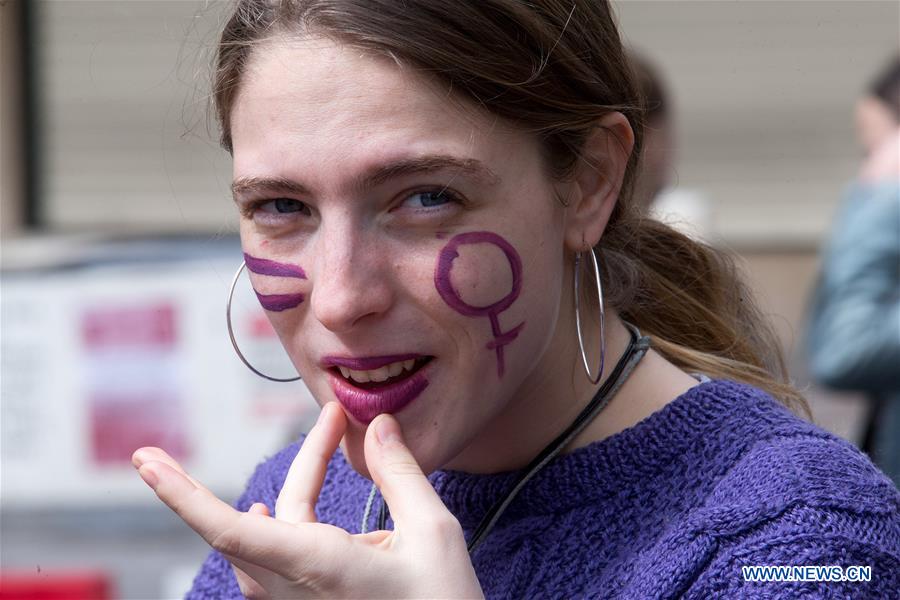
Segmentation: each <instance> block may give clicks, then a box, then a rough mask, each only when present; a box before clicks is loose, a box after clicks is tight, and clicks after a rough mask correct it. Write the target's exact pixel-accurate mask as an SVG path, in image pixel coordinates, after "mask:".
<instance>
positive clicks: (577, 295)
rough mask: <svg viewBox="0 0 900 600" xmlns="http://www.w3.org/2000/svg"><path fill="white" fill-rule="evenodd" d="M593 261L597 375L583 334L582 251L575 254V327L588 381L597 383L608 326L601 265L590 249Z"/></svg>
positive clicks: (604, 351)
mask: <svg viewBox="0 0 900 600" xmlns="http://www.w3.org/2000/svg"><path fill="white" fill-rule="evenodd" d="M588 252H589V254H590V255H591V262H593V264H594V281H595V282H596V284H597V300H598V302H599V304H600V368H599V369H598V370H597V375H596V376H593V375H591V368H590V366H589V365H588V358H587V353H586V352H585V351H584V336H583V335H582V334H581V252H578V253H576V254H575V329H576V330H577V332H578V349H579V350H581V362H582V364H583V365H584V371H585V373H587V378H588V381H590V382H591V383H592V384H594V385H596V384H598V383H599V382H600V378H601V377H602V376H603V361H604V360H605V359H606V326H605V320H606V319H605V318H604V317H605V313H604V311H603V285H602V284H601V283H600V265H599V264H598V263H597V255H596V253H595V252H594V250H593V249H591V250H589V251H588Z"/></svg>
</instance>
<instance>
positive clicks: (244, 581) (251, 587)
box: [231, 502, 269, 600]
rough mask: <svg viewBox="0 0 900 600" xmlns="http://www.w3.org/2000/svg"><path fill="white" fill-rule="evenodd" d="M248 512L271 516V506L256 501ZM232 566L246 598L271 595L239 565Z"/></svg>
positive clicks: (257, 599)
mask: <svg viewBox="0 0 900 600" xmlns="http://www.w3.org/2000/svg"><path fill="white" fill-rule="evenodd" d="M247 512H248V513H251V514H254V515H262V516H264V517H268V516H269V507H268V506H266V505H265V504H263V503H262V502H254V503H253V505H252V506H250V508H249V509H248V510H247ZM231 568H232V569H234V577H235V579H237V582H238V587H239V588H240V590H241V594H243V595H244V597H245V598H252V599H254V600H263V599H265V598H268V597H269V594H268V592H266V590H265V588H263V586H261V585H260V584H259V583H258V582H257V581H256V579H254V578H253V577H251V576H250V575H248V574H247V573H246V572H245V571H244V570H242V569H240V568H239V567H238V566H236V565H235V564H233V563H232V565H231Z"/></svg>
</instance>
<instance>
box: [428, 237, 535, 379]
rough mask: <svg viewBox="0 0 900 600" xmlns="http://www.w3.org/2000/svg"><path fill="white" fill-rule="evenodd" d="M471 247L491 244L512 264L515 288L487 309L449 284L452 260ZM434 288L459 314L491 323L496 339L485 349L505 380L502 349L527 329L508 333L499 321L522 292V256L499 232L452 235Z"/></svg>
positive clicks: (499, 374)
mask: <svg viewBox="0 0 900 600" xmlns="http://www.w3.org/2000/svg"><path fill="white" fill-rule="evenodd" d="M468 244H491V245H493V246H496V247H497V248H499V249H500V250H501V251H502V252H503V254H504V255H505V256H506V260H507V261H508V262H509V267H510V269H511V270H512V289H511V290H510V292H509V293H508V294H507V295H506V296H504V297H503V298H501V299H500V300H499V301H497V302H494V303H493V304H490V305H488V306H472V305H471V304H468V303H466V302H465V301H464V300H463V299H462V297H460V295H459V292H458V291H457V290H456V289H455V288H454V287H453V284H452V282H451V281H450V271H451V270H452V269H453V261H454V260H456V259H457V258H458V257H459V252H458V249H459V247H460V246H465V245H468ZM434 285H435V287H436V288H437V291H438V293H439V294H440V295H441V298H443V299H444V302H446V303H447V304H448V305H449V306H450V307H451V308H452V309H453V310H455V311H456V312H458V313H460V314H463V315H466V316H469V317H487V318H488V319H489V320H490V322H491V332H492V333H493V334H494V339H493V340H491V341H490V342H488V343H487V346H486V348H487V349H488V350H494V351H495V352H496V353H497V376H498V377H503V372H504V370H505V366H504V362H503V347H504V346H506V345H507V344H509V343H510V342H512V341H513V340H514V339H516V337H517V336H518V335H519V332H520V331H521V330H522V328H523V327H524V326H525V322H524V321H523V322H521V323H519V324H518V325H516V326H515V327H513V328H512V329H510V330H509V331H501V330H500V319H499V315H500V313H501V312H503V311H504V310H506V309H507V308H509V307H510V306H511V305H512V303H513V302H515V301H516V298H518V297H519V292H521V291H522V259H521V258H519V253H518V252H516V250H515V248H513V247H512V245H511V244H510V243H509V242H507V241H506V240H504V239H503V238H502V237H500V236H499V235H497V234H496V233H491V232H490V231H472V232H468V233H460V234H459V235H456V236H453V238H452V239H451V240H450V241H449V242H447V245H445V246H444V247H443V248H442V249H441V253H440V255H439V256H438V262H437V266H436V267H435V270H434Z"/></svg>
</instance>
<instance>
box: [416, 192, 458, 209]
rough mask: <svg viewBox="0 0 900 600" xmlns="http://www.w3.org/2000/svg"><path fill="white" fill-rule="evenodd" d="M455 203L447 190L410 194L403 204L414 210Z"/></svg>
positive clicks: (454, 199)
mask: <svg viewBox="0 0 900 600" xmlns="http://www.w3.org/2000/svg"><path fill="white" fill-rule="evenodd" d="M455 201H456V198H455V197H454V196H453V195H452V194H451V193H450V192H448V191H447V190H433V191H429V192H416V193H415V194H411V195H409V196H408V197H407V198H406V200H405V201H404V202H403V203H404V204H408V205H411V206H413V207H414V208H432V207H435V206H443V205H444V204H447V203H449V202H455Z"/></svg>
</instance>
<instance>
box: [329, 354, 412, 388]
mask: <svg viewBox="0 0 900 600" xmlns="http://www.w3.org/2000/svg"><path fill="white" fill-rule="evenodd" d="M415 365H416V360H415V359H414V358H411V359H409V360H404V361H399V362H394V363H391V364H389V365H385V366H383V367H381V368H379V369H371V370H368V371H356V370H354V369H348V368H347V367H338V369H339V370H340V372H341V375H343V376H344V379H351V380H353V381H355V382H357V383H367V382H369V381H374V382H375V383H380V382H382V381H387V380H388V379H389V378H391V377H396V376H397V375H400V374H401V373H402V372H403V371H412V370H413V367H415Z"/></svg>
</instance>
